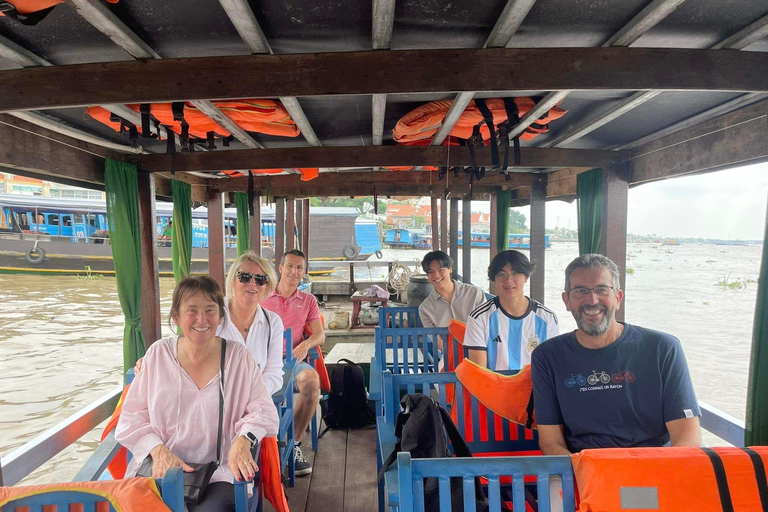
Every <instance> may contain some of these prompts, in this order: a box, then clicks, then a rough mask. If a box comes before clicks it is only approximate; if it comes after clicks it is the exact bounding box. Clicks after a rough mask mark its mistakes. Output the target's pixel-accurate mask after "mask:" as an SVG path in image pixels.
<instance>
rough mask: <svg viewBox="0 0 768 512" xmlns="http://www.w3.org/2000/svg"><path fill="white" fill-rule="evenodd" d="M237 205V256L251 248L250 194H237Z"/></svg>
mask: <svg viewBox="0 0 768 512" xmlns="http://www.w3.org/2000/svg"><path fill="white" fill-rule="evenodd" d="M235 205H236V206H237V256H238V257H240V256H242V255H243V253H244V252H246V251H247V250H248V249H249V248H250V236H251V227H250V223H249V219H248V194H246V193H244V192H237V193H236V194H235Z"/></svg>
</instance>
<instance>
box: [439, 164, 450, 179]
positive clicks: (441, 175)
mask: <svg viewBox="0 0 768 512" xmlns="http://www.w3.org/2000/svg"><path fill="white" fill-rule="evenodd" d="M447 174H448V168H447V167H439V168H438V169H437V179H438V181H443V180H444V179H445V176H446V175H447Z"/></svg>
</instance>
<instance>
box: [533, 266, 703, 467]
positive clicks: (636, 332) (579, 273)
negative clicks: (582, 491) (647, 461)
mask: <svg viewBox="0 0 768 512" xmlns="http://www.w3.org/2000/svg"><path fill="white" fill-rule="evenodd" d="M623 297H624V293H623V291H622V290H621V289H620V287H619V269H618V267H617V266H616V264H615V263H614V262H613V261H611V260H610V259H608V258H606V257H605V256H602V255H600V254H583V255H581V256H579V257H578V258H576V259H575V260H573V261H572V262H571V263H570V264H569V265H568V267H567V268H566V269H565V291H564V292H563V302H565V307H566V309H567V310H568V311H570V312H571V314H572V315H573V317H574V319H575V320H576V324H577V326H578V329H577V330H576V331H574V332H570V333H567V334H563V335H560V336H558V337H556V338H553V339H551V340H549V341H548V342H547V343H545V344H543V345H541V346H540V347H539V348H537V349H536V351H535V352H534V353H533V361H532V364H531V374H532V378H533V388H534V401H535V404H536V422H537V423H538V428H539V445H540V446H541V450H542V451H543V452H544V454H545V455H566V454H570V453H573V452H578V451H581V450H583V449H585V448H608V447H632V446H664V445H665V444H667V443H671V445H672V446H700V445H701V431H700V428H699V416H701V412H700V410H699V405H698V402H697V401H696V395H695V393H694V391H693V385H692V384H691V378H690V375H689V373H688V365H687V363H686V361H685V355H684V354H683V349H682V347H681V345H680V341H679V340H678V339H677V338H675V337H674V336H671V335H669V334H665V333H663V332H658V331H653V330H650V329H645V328H643V327H638V326H635V325H630V324H627V323H619V322H617V321H616V317H615V315H616V311H617V310H618V309H619V307H620V306H621V301H622V299H623Z"/></svg>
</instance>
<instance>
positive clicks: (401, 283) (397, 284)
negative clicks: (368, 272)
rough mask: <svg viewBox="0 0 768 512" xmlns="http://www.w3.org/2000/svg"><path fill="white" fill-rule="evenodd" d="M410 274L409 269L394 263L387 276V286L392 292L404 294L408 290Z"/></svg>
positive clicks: (397, 262)
mask: <svg viewBox="0 0 768 512" xmlns="http://www.w3.org/2000/svg"><path fill="white" fill-rule="evenodd" d="M412 273H413V272H412V271H411V269H410V268H408V267H407V266H405V265H403V264H402V263H400V262H399V261H396V262H395V264H394V266H393V267H392V270H391V271H390V272H389V275H388V276H387V286H389V288H391V289H392V291H394V292H397V293H400V292H404V291H405V290H407V289H408V282H409V281H410V279H411V274H412Z"/></svg>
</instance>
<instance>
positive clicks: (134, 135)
mask: <svg viewBox="0 0 768 512" xmlns="http://www.w3.org/2000/svg"><path fill="white" fill-rule="evenodd" d="M128 140H130V141H131V146H133V147H136V142H137V141H138V140H139V130H137V129H136V125H133V124H130V125H128Z"/></svg>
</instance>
